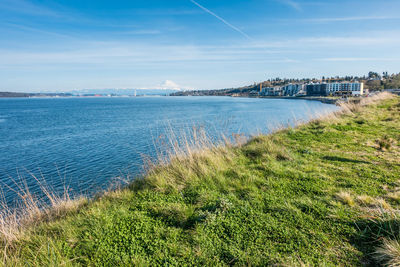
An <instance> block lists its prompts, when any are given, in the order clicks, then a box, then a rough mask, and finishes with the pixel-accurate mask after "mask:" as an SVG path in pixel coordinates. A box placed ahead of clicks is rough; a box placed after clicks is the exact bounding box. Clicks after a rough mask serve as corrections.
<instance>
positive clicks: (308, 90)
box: [172, 72, 400, 97]
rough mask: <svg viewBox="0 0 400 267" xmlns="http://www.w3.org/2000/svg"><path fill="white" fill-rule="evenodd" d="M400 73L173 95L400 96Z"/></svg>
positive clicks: (286, 81)
mask: <svg viewBox="0 0 400 267" xmlns="http://www.w3.org/2000/svg"><path fill="white" fill-rule="evenodd" d="M399 88H400V73H399V74H391V75H389V74H388V73H387V72H384V73H382V75H380V74H378V73H376V72H369V73H368V76H363V77H357V76H356V77H354V76H345V77H330V78H326V77H322V79H281V78H275V79H269V80H267V81H264V82H261V83H254V84H253V85H251V86H245V87H240V88H228V89H216V90H196V91H183V92H176V93H173V94H172V95H173V96H206V95H215V96H232V97H240V96H248V97H305V96H309V97H329V96H332V97H353V96H361V95H365V94H368V93H369V92H375V91H382V90H388V91H393V92H394V93H397V92H399V90H398V89H399Z"/></svg>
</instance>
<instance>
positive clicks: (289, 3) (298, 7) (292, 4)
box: [278, 0, 303, 11]
mask: <svg viewBox="0 0 400 267" xmlns="http://www.w3.org/2000/svg"><path fill="white" fill-rule="evenodd" d="M278 2H280V3H282V4H285V5H287V6H289V7H291V8H294V9H296V10H297V11H303V8H302V7H301V5H300V4H299V3H297V2H295V1H293V0H278Z"/></svg>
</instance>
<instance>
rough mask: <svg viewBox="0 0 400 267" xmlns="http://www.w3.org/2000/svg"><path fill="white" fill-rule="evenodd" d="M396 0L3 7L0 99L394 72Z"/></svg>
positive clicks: (398, 29) (10, 2) (4, 3)
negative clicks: (11, 93)
mask: <svg viewBox="0 0 400 267" xmlns="http://www.w3.org/2000/svg"><path fill="white" fill-rule="evenodd" d="M399 11H400V1H399V0H379V1H376V0H141V1H138V0H113V1H110V0H96V1H93V0H90V1H89V0H52V1H50V0H41V1H39V0H0V91H14V92H40V91H41V92H45V91H52V92H64V91H72V90H81V89H102V88H119V89H123V88H151V89H155V88H168V89H176V88H182V89H215V88H231V87H238V86H243V85H248V84H252V83H254V82H260V81H264V80H267V79H269V78H275V77H281V78H303V77H309V78H313V77H316V78H319V77H322V76H336V75H364V74H367V73H368V71H371V70H372V71H377V72H383V71H388V72H389V73H394V72H399V71H400V12H399Z"/></svg>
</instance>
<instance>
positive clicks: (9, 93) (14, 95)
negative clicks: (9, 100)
mask: <svg viewBox="0 0 400 267" xmlns="http://www.w3.org/2000/svg"><path fill="white" fill-rule="evenodd" d="M32 95H33V94H28V93H14V92H0V97H30V96H32Z"/></svg>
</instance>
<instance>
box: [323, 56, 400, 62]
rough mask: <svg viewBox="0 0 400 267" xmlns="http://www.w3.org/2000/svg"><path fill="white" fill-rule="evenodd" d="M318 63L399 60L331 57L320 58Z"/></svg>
mask: <svg viewBox="0 0 400 267" xmlns="http://www.w3.org/2000/svg"><path fill="white" fill-rule="evenodd" d="M317 60H318V61H327V62H355V61H400V59H399V58H378V57H374V58H372V57H331V58H320V59H317Z"/></svg>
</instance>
